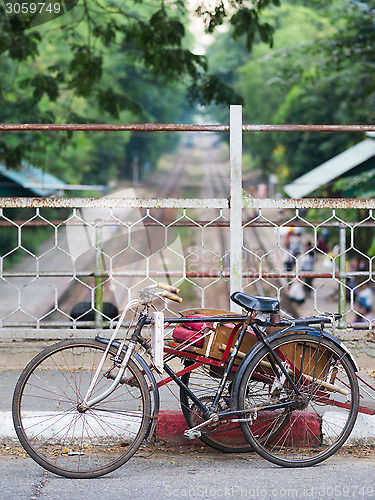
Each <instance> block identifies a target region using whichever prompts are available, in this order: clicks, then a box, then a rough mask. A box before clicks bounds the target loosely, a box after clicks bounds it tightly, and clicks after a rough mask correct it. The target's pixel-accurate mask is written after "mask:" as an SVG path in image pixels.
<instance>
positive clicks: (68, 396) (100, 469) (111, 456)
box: [12, 340, 151, 479]
mask: <svg viewBox="0 0 375 500" xmlns="http://www.w3.org/2000/svg"><path fill="white" fill-rule="evenodd" d="M105 348H106V346H105V345H103V344H102V343H100V342H98V341H96V340H65V341H62V342H59V343H57V344H54V345H52V346H50V347H47V348H46V349H44V350H43V351H42V352H41V353H39V354H38V355H37V356H35V358H34V359H32V360H31V361H30V363H29V364H28V365H27V367H26V368H25V369H24V371H23V372H22V374H21V375H20V378H19V380H18V382H17V385H16V388H15V391H14V395H13V403H12V411H13V422H14V426H15V430H16V433H17V436H18V438H19V440H20V442H21V444H22V446H23V447H24V449H25V450H26V451H27V453H28V454H29V455H30V457H31V458H33V459H34V460H35V461H36V462H37V463H38V464H39V465H41V466H42V467H44V468H45V469H47V470H48V471H50V472H53V473H54V474H58V475H60V476H64V477H69V478H76V479H87V478H94V477H99V476H102V475H104V474H108V473H110V472H112V471H114V470H115V469H117V468H118V467H120V466H121V465H123V464H124V463H125V462H127V461H128V460H129V459H130V458H131V457H132V456H133V455H134V453H135V452H136V451H137V449H138V448H139V446H140V445H141V444H142V441H143V439H144V438H145V436H146V435H147V433H148V431H149V429H150V425H151V418H150V415H151V400H150V393H149V389H148V386H147V383H146V381H145V378H144V376H143V374H142V372H141V370H140V369H139V368H138V367H137V366H136V364H135V363H134V362H133V361H132V360H131V359H130V360H129V364H128V367H127V371H126V372H125V374H124V378H123V380H122V381H121V383H120V385H119V386H118V387H117V389H116V390H115V391H114V392H113V393H112V394H111V395H109V396H108V397H107V398H106V399H104V400H103V401H101V402H99V403H97V404H95V405H94V406H93V407H91V408H90V409H89V410H87V411H86V412H84V413H80V412H79V411H78V409H77V405H78V404H79V403H80V402H81V401H82V399H83V397H84V395H85V394H86V390H87V388H88V386H89V383H90V381H91V379H92V376H93V374H94V373H95V371H96V368H97V366H98V364H99V361H100V359H101V358H102V355H103V352H104V351H105ZM115 353H116V350H115V349H112V348H111V349H110V351H109V353H108V355H107V357H106V360H105V363H104V366H103V369H102V372H101V376H100V377H99V378H98V380H97V383H96V385H95V386H94V390H93V393H92V397H94V396H95V395H97V394H100V393H101V392H103V391H104V390H105V389H106V387H108V385H109V384H111V383H112V381H113V380H112V378H108V376H107V377H104V376H103V375H104V374H105V372H107V373H108V370H110V369H112V371H113V372H116V371H117V369H116V367H114V362H113V356H114V354H115Z"/></svg>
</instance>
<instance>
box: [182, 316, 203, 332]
mask: <svg viewBox="0 0 375 500" xmlns="http://www.w3.org/2000/svg"><path fill="white" fill-rule="evenodd" d="M186 317H187V318H207V316H203V314H188V315H187V316H186ZM186 326H188V327H189V328H190V329H191V330H195V331H197V332H198V331H199V330H202V328H206V327H207V326H208V323H188V325H186Z"/></svg>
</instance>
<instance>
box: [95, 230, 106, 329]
mask: <svg viewBox="0 0 375 500" xmlns="http://www.w3.org/2000/svg"><path fill="white" fill-rule="evenodd" d="M103 267H104V266H103V227H102V226H101V225H99V224H98V225H96V226H95V289H94V308H95V326H96V328H100V327H101V326H103Z"/></svg>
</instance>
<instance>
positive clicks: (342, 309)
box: [339, 227, 347, 328]
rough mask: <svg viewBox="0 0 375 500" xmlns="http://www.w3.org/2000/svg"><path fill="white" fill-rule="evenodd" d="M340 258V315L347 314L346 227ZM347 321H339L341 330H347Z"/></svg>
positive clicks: (341, 231) (342, 232) (341, 238)
mask: <svg viewBox="0 0 375 500" xmlns="http://www.w3.org/2000/svg"><path fill="white" fill-rule="evenodd" d="M339 246H340V257H339V313H340V314H345V312H346V286H345V284H346V253H345V251H346V235H345V227H340V243H339ZM346 326H347V324H346V319H345V318H341V319H340V321H339V327H340V328H346Z"/></svg>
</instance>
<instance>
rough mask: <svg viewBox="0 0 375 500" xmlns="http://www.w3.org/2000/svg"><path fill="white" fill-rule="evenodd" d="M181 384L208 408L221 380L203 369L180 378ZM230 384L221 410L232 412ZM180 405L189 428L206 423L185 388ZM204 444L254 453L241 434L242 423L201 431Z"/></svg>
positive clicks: (227, 450) (223, 423) (238, 451)
mask: <svg viewBox="0 0 375 500" xmlns="http://www.w3.org/2000/svg"><path fill="white" fill-rule="evenodd" d="M181 381H182V382H183V383H184V384H185V385H186V386H188V387H189V388H190V389H191V390H192V391H193V392H194V394H195V395H196V396H198V397H199V399H200V400H202V401H203V403H204V404H205V405H207V404H208V405H209V403H210V402H213V400H214V396H215V394H216V391H217V389H218V387H219V382H220V378H217V377H214V376H212V375H210V369H209V368H207V367H200V368H199V369H197V370H194V371H191V372H187V373H185V374H184V375H183V376H182V377H181ZM230 387H231V383H229V384H226V390H225V391H224V393H223V397H222V398H221V400H220V403H219V404H220V409H224V408H225V409H229V400H230ZM180 405H181V410H182V413H183V415H184V417H185V420H186V422H187V424H188V425H189V427H190V428H191V427H194V426H195V425H198V424H199V423H201V422H203V418H202V417H201V416H200V414H199V411H198V409H197V408H196V407H195V405H194V403H193V402H192V401H191V400H190V398H189V396H188V393H187V392H186V390H185V389H184V388H182V387H181V388H180ZM199 439H200V440H201V441H202V442H203V443H205V444H206V445H207V446H210V447H211V448H213V449H215V450H218V451H221V452H223V453H247V452H249V451H252V447H251V446H250V445H249V444H248V443H247V442H246V439H245V437H244V436H243V435H242V432H241V428H240V425H239V423H234V422H229V421H228V422H222V423H221V424H215V425H214V426H212V427H211V428H206V429H202V435H201V436H200V438H199Z"/></svg>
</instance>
